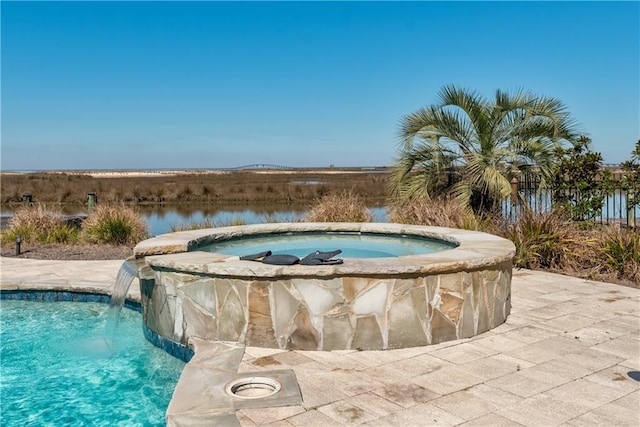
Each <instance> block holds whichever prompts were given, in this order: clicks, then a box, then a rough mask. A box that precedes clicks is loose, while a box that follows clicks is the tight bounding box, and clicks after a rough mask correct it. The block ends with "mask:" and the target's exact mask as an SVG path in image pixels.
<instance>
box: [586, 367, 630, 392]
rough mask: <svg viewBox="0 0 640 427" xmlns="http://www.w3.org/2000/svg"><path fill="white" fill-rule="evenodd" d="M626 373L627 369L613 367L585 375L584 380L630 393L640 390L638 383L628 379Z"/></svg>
mask: <svg viewBox="0 0 640 427" xmlns="http://www.w3.org/2000/svg"><path fill="white" fill-rule="evenodd" d="M628 372H629V369H627V368H626V367H624V366H621V365H615V366H611V367H610V368H607V369H603V370H601V371H599V372H595V373H593V374H591V375H587V376H586V377H584V379H585V380H588V381H593V382H595V383H598V384H602V385H606V386H609V387H613V388H618V389H620V390H624V391H626V392H629V393H630V392H633V391H636V390H638V389H640V382H638V381H635V380H632V379H631V378H629V376H628V375H627V374H628Z"/></svg>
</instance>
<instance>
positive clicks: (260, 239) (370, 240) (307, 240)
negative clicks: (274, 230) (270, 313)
mask: <svg viewBox="0 0 640 427" xmlns="http://www.w3.org/2000/svg"><path fill="white" fill-rule="evenodd" d="M455 247H456V245H455V244H453V243H449V242H445V241H443V240H435V239H428V238H419V237H412V236H406V235H393V236H388V235H382V234H361V233H282V234H269V235H261V236H247V237H240V238H237V239H232V240H225V241H222V242H218V243H214V244H211V245H207V246H203V247H200V248H198V250H203V251H209V252H217V253H221V254H228V255H238V256H243V255H251V254H256V253H259V252H263V251H268V250H270V251H271V252H273V253H274V254H289V255H295V256H297V257H299V258H302V257H304V256H306V255H308V254H310V253H312V252H315V251H332V250H335V249H340V250H342V253H341V254H340V255H338V257H344V258H389V257H398V256H407V255H419V254H428V253H432V252H438V251H442V250H447V249H453V248H455Z"/></svg>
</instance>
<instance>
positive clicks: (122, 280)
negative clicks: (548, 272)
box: [106, 260, 138, 342]
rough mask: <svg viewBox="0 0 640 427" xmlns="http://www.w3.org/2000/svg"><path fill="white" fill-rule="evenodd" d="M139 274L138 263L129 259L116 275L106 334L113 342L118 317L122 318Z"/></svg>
mask: <svg viewBox="0 0 640 427" xmlns="http://www.w3.org/2000/svg"><path fill="white" fill-rule="evenodd" d="M137 276H138V269H137V267H136V265H135V264H134V263H133V262H132V261H130V260H127V261H125V262H123V263H122V265H121V266H120V270H118V275H117V276H116V282H115V284H114V285H113V291H112V292H111V301H110V302H109V314H108V317H107V327H106V336H107V339H108V340H110V341H111V342H113V339H114V338H115V335H116V330H117V329H118V319H119V318H120V311H122V307H123V306H124V302H125V299H126V297H127V292H129V288H130V287H131V284H132V283H133V279H135V278H136V277H137Z"/></svg>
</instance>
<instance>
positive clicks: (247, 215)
mask: <svg viewBox="0 0 640 427" xmlns="http://www.w3.org/2000/svg"><path fill="white" fill-rule="evenodd" d="M369 210H370V212H371V215H372V216H373V219H374V221H375V222H387V208H385V207H380V206H372V207H369ZM141 213H142V215H143V216H144V218H145V220H146V221H147V224H149V233H151V234H152V235H154V236H157V235H158V234H163V233H168V232H170V231H172V229H173V228H175V227H177V226H179V225H189V224H199V223H202V222H204V221H207V220H208V221H211V222H212V223H213V224H214V225H216V226H225V225H228V224H232V223H234V222H242V223H244V224H260V223H267V222H295V221H301V220H302V219H303V218H304V217H305V215H306V214H307V213H308V211H307V210H305V209H291V208H285V209H283V210H273V209H260V208H258V209H256V208H251V207H249V206H246V207H236V208H225V209H221V210H215V211H212V210H211V209H210V208H204V209H203V208H195V207H194V208H193V209H192V210H186V209H185V208H184V207H181V208H177V207H170V206H163V207H158V206H155V207H153V208H150V209H141Z"/></svg>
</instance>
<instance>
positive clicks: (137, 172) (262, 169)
mask: <svg viewBox="0 0 640 427" xmlns="http://www.w3.org/2000/svg"><path fill="white" fill-rule="evenodd" d="M389 168H390V167H389V166H352V167H324V168H302V167H288V166H276V165H247V166H240V167H236V168H212V169H86V170H83V169H78V170H65V169H61V170H8V171H0V173H1V174H2V175H26V174H51V175H81V176H91V177H94V178H126V177H131V178H135V177H154V176H182V175H208V174H214V175H217V174H226V173H232V172H254V173H263V174H272V173H278V174H295V173H309V172H313V173H323V174H325V173H326V174H331V173H376V172H379V173H386V172H388V171H389Z"/></svg>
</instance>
